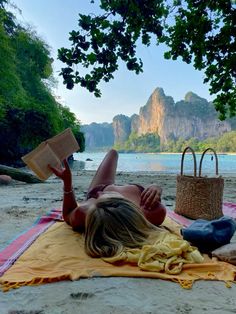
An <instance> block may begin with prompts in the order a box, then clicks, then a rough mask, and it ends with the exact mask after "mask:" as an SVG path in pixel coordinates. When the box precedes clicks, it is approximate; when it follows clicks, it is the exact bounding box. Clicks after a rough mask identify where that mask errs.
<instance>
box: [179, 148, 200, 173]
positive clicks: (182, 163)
mask: <svg viewBox="0 0 236 314" xmlns="http://www.w3.org/2000/svg"><path fill="white" fill-rule="evenodd" d="M187 150H191V152H192V154H193V162H194V177H196V175H197V160H196V155H195V152H194V150H193V149H192V148H191V147H190V146H188V147H186V148H185V149H184V151H183V153H182V158H181V170H180V174H181V176H182V175H183V166H184V155H185V153H186V151H187Z"/></svg>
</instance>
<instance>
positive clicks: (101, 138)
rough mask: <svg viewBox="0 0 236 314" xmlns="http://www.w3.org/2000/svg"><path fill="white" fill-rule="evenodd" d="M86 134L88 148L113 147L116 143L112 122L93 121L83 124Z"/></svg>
mask: <svg viewBox="0 0 236 314" xmlns="http://www.w3.org/2000/svg"><path fill="white" fill-rule="evenodd" d="M81 131H82V132H84V134H85V146H86V149H96V148H101V147H112V146H113V144H114V133H113V127H112V124H111V123H106V122H105V123H95V122H93V123H91V124H89V125H83V126H81Z"/></svg>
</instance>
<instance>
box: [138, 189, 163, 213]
mask: <svg viewBox="0 0 236 314" xmlns="http://www.w3.org/2000/svg"><path fill="white" fill-rule="evenodd" d="M161 194H162V188H161V187H159V186H157V185H156V184H152V185H149V186H148V187H147V188H146V189H145V190H144V191H143V192H142V194H141V206H143V207H144V208H145V209H152V208H153V207H155V206H156V205H157V204H158V203H160V202H161Z"/></svg>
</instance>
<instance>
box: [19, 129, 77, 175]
mask: <svg viewBox="0 0 236 314" xmlns="http://www.w3.org/2000/svg"><path fill="white" fill-rule="evenodd" d="M78 150H79V145H78V142H77V141H76V139H75V137H74V134H73V133H72V131H71V129H70V128H68V129H66V130H64V131H63V132H62V133H60V134H58V135H56V136H54V137H52V138H50V139H48V140H46V141H44V142H42V143H41V144H39V146H38V147H36V148H35V149H34V150H32V151H31V152H30V153H28V154H27V155H25V156H23V157H22V160H23V161H24V162H25V163H26V165H27V166H28V167H29V168H30V169H31V170H33V171H34V172H35V174H36V175H37V176H38V177H39V178H40V179H41V180H46V179H47V178H48V177H50V175H51V174H52V171H51V170H50V169H49V168H48V165H51V166H53V167H58V166H60V164H61V161H62V160H63V159H65V158H67V157H69V156H70V155H72V154H73V153H74V152H76V151H78Z"/></svg>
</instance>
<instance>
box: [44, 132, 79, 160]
mask: <svg viewBox="0 0 236 314" xmlns="http://www.w3.org/2000/svg"><path fill="white" fill-rule="evenodd" d="M46 143H47V144H48V145H49V146H50V147H51V149H52V150H53V151H54V153H55V154H56V155H57V157H58V158H59V159H60V161H62V160H63V159H65V158H67V157H69V156H70V155H72V154H73V153H74V152H76V151H78V150H79V144H78V142H77V141H76V138H75V136H74V134H73V133H72V131H71V129H70V128H68V129H66V130H65V131H63V132H61V133H60V134H58V135H56V136H54V137H52V138H50V139H49V140H47V141H46Z"/></svg>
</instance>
